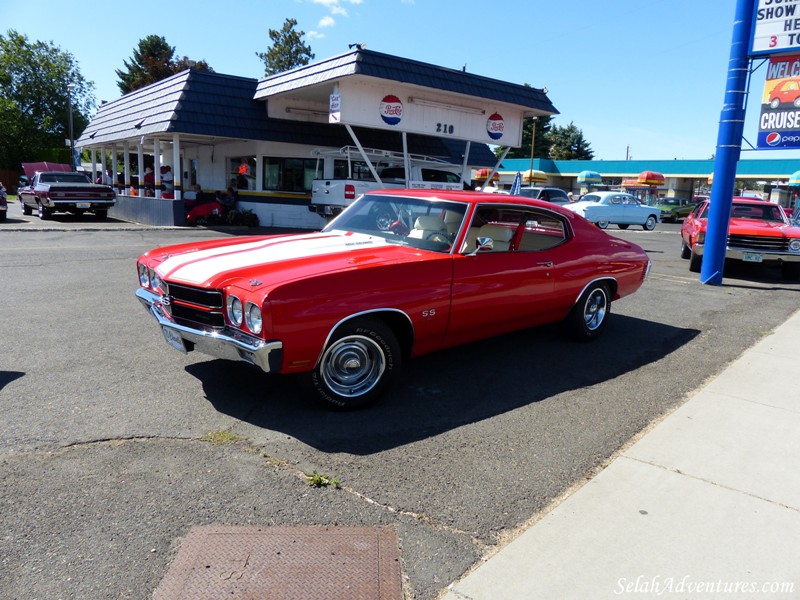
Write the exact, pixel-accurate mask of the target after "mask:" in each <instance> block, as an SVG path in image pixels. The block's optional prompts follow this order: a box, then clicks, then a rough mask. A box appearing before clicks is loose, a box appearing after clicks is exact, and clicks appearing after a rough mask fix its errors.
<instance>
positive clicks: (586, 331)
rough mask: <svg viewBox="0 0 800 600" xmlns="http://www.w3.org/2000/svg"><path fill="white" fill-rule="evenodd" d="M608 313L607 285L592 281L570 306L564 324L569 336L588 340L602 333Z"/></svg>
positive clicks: (609, 310) (609, 311)
mask: <svg viewBox="0 0 800 600" xmlns="http://www.w3.org/2000/svg"><path fill="white" fill-rule="evenodd" d="M610 314H611V299H610V298H609V292H608V287H607V286H606V285H605V284H602V283H593V284H591V285H590V286H589V287H588V288H587V289H586V291H585V292H584V293H583V294H582V295H581V297H580V299H579V300H578V302H577V303H576V304H575V306H573V307H572V310H571V311H570V313H569V315H567V318H566V320H565V322H564V324H565V325H566V328H567V332H568V333H569V335H570V336H571V337H573V338H575V339H576V340H578V341H581V342H588V341H591V340H593V339H595V338H597V337H598V336H599V335H600V334H601V333H602V331H603V329H604V328H605V325H606V321H608V316H609V315H610Z"/></svg>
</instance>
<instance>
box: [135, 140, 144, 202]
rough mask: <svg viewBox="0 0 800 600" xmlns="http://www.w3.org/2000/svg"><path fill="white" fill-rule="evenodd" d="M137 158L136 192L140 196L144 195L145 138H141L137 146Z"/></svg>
mask: <svg viewBox="0 0 800 600" xmlns="http://www.w3.org/2000/svg"><path fill="white" fill-rule="evenodd" d="M136 160H137V161H138V163H137V164H138V166H137V167H136V171H137V177H136V179H137V181H136V193H137V194H138V195H139V196H144V138H142V139H140V140H139V145H138V146H137V147H136Z"/></svg>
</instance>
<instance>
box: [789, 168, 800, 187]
mask: <svg viewBox="0 0 800 600" xmlns="http://www.w3.org/2000/svg"><path fill="white" fill-rule="evenodd" d="M789 185H800V171H795V172H794V173H792V174H791V175H790V176H789Z"/></svg>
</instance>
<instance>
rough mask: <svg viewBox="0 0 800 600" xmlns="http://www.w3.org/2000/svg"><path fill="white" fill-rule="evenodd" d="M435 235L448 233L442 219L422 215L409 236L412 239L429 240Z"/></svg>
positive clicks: (415, 222)
mask: <svg viewBox="0 0 800 600" xmlns="http://www.w3.org/2000/svg"><path fill="white" fill-rule="evenodd" d="M434 233H447V225H446V224H445V222H444V221H443V220H442V219H441V218H440V217H434V216H431V215H422V216H421V217H417V220H416V221H414V229H412V230H411V233H409V234H408V237H410V238H416V239H420V240H427V239H428V236H430V235H432V234H434Z"/></svg>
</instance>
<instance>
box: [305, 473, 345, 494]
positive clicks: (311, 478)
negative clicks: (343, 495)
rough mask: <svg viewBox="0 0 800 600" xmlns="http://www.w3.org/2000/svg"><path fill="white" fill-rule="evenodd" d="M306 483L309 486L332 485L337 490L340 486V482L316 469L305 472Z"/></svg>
mask: <svg viewBox="0 0 800 600" xmlns="http://www.w3.org/2000/svg"><path fill="white" fill-rule="evenodd" d="M306 483H308V485H310V486H311V487H328V486H330V485H332V486H333V487H334V488H336V489H337V490H338V489H339V488H341V487H342V483H341V482H340V481H339V480H338V479H336V478H334V477H331V476H330V475H325V474H322V475H320V474H319V473H317V471H316V469H315V470H313V471H311V473H306Z"/></svg>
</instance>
